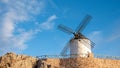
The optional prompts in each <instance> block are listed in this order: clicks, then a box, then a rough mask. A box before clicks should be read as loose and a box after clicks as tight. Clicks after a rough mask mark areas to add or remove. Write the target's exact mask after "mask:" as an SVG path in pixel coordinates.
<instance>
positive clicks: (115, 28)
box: [108, 18, 120, 42]
mask: <svg viewBox="0 0 120 68" xmlns="http://www.w3.org/2000/svg"><path fill="white" fill-rule="evenodd" d="M119 25H120V18H119V19H117V20H115V21H114V24H113V25H112V30H111V35H110V36H109V37H108V41H109V42H111V41H115V40H118V39H120V26H119Z"/></svg>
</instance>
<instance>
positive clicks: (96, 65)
mask: <svg viewBox="0 0 120 68" xmlns="http://www.w3.org/2000/svg"><path fill="white" fill-rule="evenodd" d="M0 68H120V60H111V59H99V58H94V56H93V54H89V55H88V57H86V58H83V57H78V58H42V59H37V58H34V57H30V56H26V55H16V54H14V53H7V54H5V55H4V56H1V57H0Z"/></svg>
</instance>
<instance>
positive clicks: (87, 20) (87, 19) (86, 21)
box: [76, 15, 92, 33]
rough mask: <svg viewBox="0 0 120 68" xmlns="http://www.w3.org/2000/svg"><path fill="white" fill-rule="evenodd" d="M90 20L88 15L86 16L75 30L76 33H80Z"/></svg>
mask: <svg viewBox="0 0 120 68" xmlns="http://www.w3.org/2000/svg"><path fill="white" fill-rule="evenodd" d="M91 19H92V17H91V16H90V15H86V16H85V17H84V19H83V20H82V22H81V23H80V24H79V26H78V27H77V29H76V33H79V32H82V31H83V30H84V29H85V27H86V26H87V24H88V22H89V21H90V20H91Z"/></svg>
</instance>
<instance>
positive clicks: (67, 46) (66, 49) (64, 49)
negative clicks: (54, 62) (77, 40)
mask: <svg viewBox="0 0 120 68" xmlns="http://www.w3.org/2000/svg"><path fill="white" fill-rule="evenodd" d="M69 49H70V43H69V42H68V43H67V44H66V46H65V47H64V48H63V49H62V51H61V53H60V55H62V56H65V55H67V52H68V50H69Z"/></svg>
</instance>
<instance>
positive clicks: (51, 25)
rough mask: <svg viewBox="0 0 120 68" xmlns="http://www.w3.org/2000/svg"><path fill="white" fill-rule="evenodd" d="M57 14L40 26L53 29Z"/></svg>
mask: <svg viewBox="0 0 120 68" xmlns="http://www.w3.org/2000/svg"><path fill="white" fill-rule="evenodd" d="M56 18H57V17H56V15H52V16H50V17H49V18H48V19H47V20H46V21H45V22H43V23H42V24H40V26H39V27H40V28H41V29H45V30H49V29H52V28H53V26H54V22H53V21H54V20H55V19H56Z"/></svg>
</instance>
